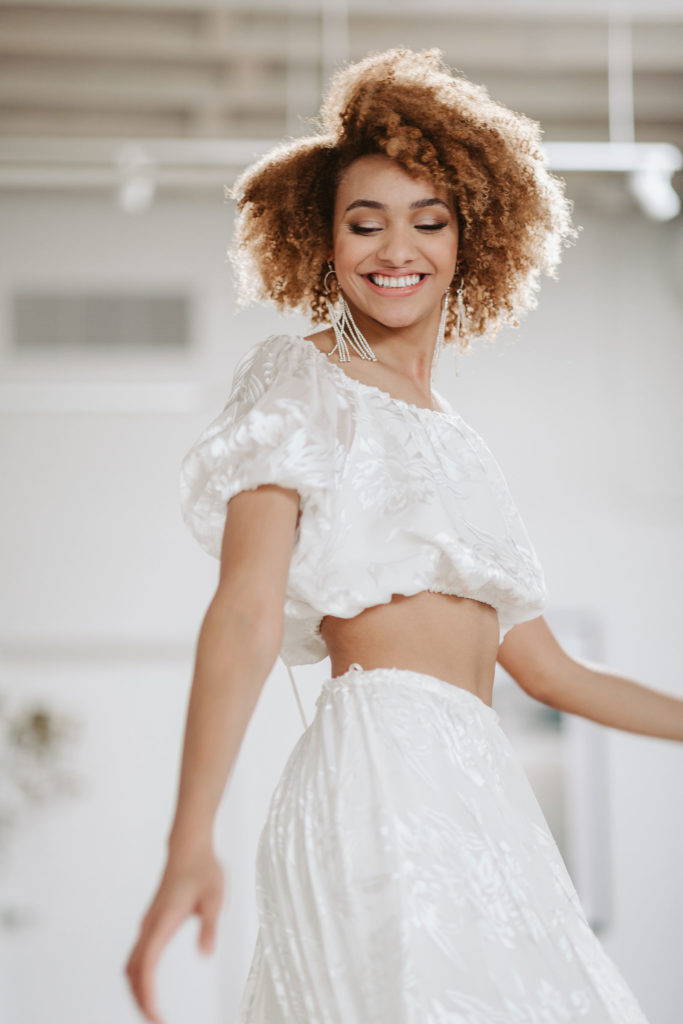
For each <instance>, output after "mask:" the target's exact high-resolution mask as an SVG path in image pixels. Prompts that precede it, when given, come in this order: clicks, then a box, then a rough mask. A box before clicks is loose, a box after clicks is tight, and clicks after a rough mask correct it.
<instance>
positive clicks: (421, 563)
mask: <svg viewBox="0 0 683 1024" xmlns="http://www.w3.org/2000/svg"><path fill="white" fill-rule="evenodd" d="M432 393H433V395H434V396H435V398H436V399H437V400H438V402H439V405H440V406H441V410H443V411H441V410H436V411H435V410H432V409H424V408H419V407H418V406H416V405H412V404H411V403H409V402H404V401H403V400H401V399H398V398H393V397H392V396H391V395H389V394H387V393H386V392H384V391H381V390H380V389H379V388H377V387H375V386H374V385H370V384H364V383H363V382H361V381H357V380H355V379H354V378H352V377H350V376H349V375H348V374H347V373H346V372H345V371H344V370H343V369H342V368H341V367H340V366H338V365H337V364H336V363H334V362H333V361H332V360H330V359H328V357H327V355H325V353H323V352H321V351H320V350H319V349H318V348H317V347H316V346H315V345H314V344H313V342H311V341H307V340H306V339H305V338H304V337H303V336H301V335H289V334H274V335H270V336H269V337H268V338H266V339H265V341H261V342H259V343H258V344H256V345H254V346H253V347H252V348H251V349H249V351H248V352H247V353H246V355H244V356H243V357H242V359H241V360H240V362H239V363H238V365H237V368H236V370H235V374H234V378H233V382H232V388H231V393H230V397H229V399H228V401H227V404H226V405H225V406H224V408H223V410H222V412H220V413H219V414H218V416H216V417H215V419H213V420H212V422H211V423H209V425H208V426H207V427H206V428H205V429H204V430H203V431H202V433H201V434H200V436H199V437H198V438H197V440H196V441H195V443H194V444H193V445H192V447H191V448H190V450H189V451H188V452H187V454H186V455H185V457H184V458H183V460H182V464H181V472H180V500H181V511H182V516H183V519H184V521H185V523H186V525H187V526H188V528H189V530H190V531H191V533H192V534H193V535H194V537H195V538H196V540H197V541H198V542H199V544H200V545H201V546H202V547H203V548H204V550H205V551H207V552H208V553H209V554H210V555H213V556H214V557H215V558H219V557H220V549H221V539H222V534H223V528H224V524H225V518H226V503H227V502H228V500H229V499H230V498H232V497H233V495H235V494H237V493H238V492H239V491H242V490H246V489H253V488H256V487H258V486H259V485H260V484H268V483H270V484H279V485H280V486H282V487H287V488H294V489H296V490H297V491H298V492H299V495H300V510H301V515H300V519H299V523H298V525H297V528H296V538H295V546H294V551H293V554H292V560H291V563H290V569H289V576H288V581H287V591H286V598H285V606H284V639H283V643H282V649H281V652H280V654H281V657H282V660H283V662H284V663H285V665H286V666H287V667H288V668H289V667H290V666H291V665H303V664H310V663H313V662H317V661H320V660H321V659H323V658H325V657H326V656H327V649H326V646H325V642H324V640H323V638H322V636H321V635H320V632H319V626H320V622H321V620H322V618H323V616H325V615H334V616H340V617H342V618H350V617H352V616H354V615H357V614H358V613H359V612H361V611H363V609H365V608H368V607H370V606H371V605H377V604H387V603H388V602H389V601H390V600H391V597H392V594H403V595H406V596H410V595H412V594H416V593H418V592H419V591H422V590H431V591H435V592H438V593H444V594H457V595H461V596H463V597H469V598H474V599H476V600H478V601H483V602H485V603H487V604H490V605H492V606H493V607H494V608H495V609H496V611H497V613H498V623H499V638H500V641H501V642H502V640H503V637H504V636H505V634H506V633H507V631H508V630H509V629H510V628H511V627H512V626H514V625H515V624H516V623H518V622H522V621H524V620H526V619H530V618H533V617H534V616H536V615H539V614H540V613H541V612H542V610H543V608H544V607H545V601H546V586H545V579H544V575H543V570H542V568H541V566H540V564H539V561H538V559H537V557H536V554H535V552H534V550H533V548H532V546H531V543H530V541H529V537H528V535H527V532H526V529H525V527H524V524H523V522H522V519H521V517H520V515H519V512H518V510H517V508H516V505H515V502H514V500H513V498H512V496H511V494H510V490H509V488H508V485H507V482H506V480H505V478H504V476H503V474H502V472H501V470H500V467H499V466H498V463H497V462H496V460H495V459H494V457H493V455H492V454H491V452H490V450H489V448H488V447H487V445H486V444H485V442H484V441H483V440H482V438H481V437H480V436H479V435H478V434H477V433H476V431H475V430H473V429H472V428H471V427H470V426H468V425H467V423H465V422H464V420H463V419H462V417H461V416H459V415H458V413H456V412H455V411H454V410H453V409H452V407H451V406H450V405H449V404H448V403H447V402H446V400H445V399H444V398H443V397H442V396H441V395H440V394H439V393H438V392H437V391H435V390H434V389H433V388H432ZM290 676H291V671H290Z"/></svg>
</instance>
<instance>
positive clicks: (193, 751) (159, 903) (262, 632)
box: [125, 484, 299, 1024]
mask: <svg viewBox="0 0 683 1024" xmlns="http://www.w3.org/2000/svg"><path fill="white" fill-rule="evenodd" d="M298 505H299V495H298V493H297V491H295V490H291V489H286V488H283V487H280V486H278V485H276V484H268V485H263V486H261V487H257V488H256V489H254V490H245V491H240V492H239V493H237V494H236V495H235V496H234V497H233V498H232V499H231V500H230V501H229V503H228V509H229V514H228V515H227V517H226V525H225V529H224V532H223V539H222V546H221V569H220V577H219V582H218V586H217V589H216V593H215V594H214V596H213V598H212V600H211V603H210V605H209V607H208V609H207V612H206V614H205V616H204V619H203V622H202V625H201V629H200V633H199V640H198V643H197V651H196V658H195V668H194V677H193V680H192V688H191V692H190V696H189V702H188V709H187V718H186V725H185V737H184V744H183V752H182V763H181V769H180V779H179V786H178V796H177V804H176V810H175V815H174V819H173V822H172V825H171V829H170V832H169V835H168V842H167V847H168V848H167V860H166V866H165V869H164V872H163V875H162V878H161V881H160V883H159V886H158V888H157V891H156V894H155V896H154V898H153V900H152V902H151V904H150V906H149V909H148V910H147V913H146V914H145V916H144V917H143V919H142V923H141V926H140V932H139V936H138V938H137V941H136V943H135V946H134V947H133V950H132V952H131V954H130V956H129V958H128V961H127V963H126V968H125V973H126V974H127V976H128V980H129V984H130V987H131V989H132V992H133V996H134V998H135V1000H136V1002H137V1004H138V1006H139V1008H140V1010H141V1011H142V1013H143V1015H144V1016H145V1018H146V1019H147V1020H149V1021H152V1022H154V1024H161V1019H160V1017H159V1015H158V1012H157V1011H156V1009H155V1008H154V1002H155V996H154V992H153V987H154V977H153V976H154V971H155V969H156V964H157V961H158V959H159V957H160V955H161V952H162V950H163V948H164V946H165V945H166V944H167V943H168V942H169V940H170V938H171V937H172V936H173V934H174V933H175V931H176V930H177V929H178V927H179V926H180V925H181V924H182V923H183V921H184V920H185V919H186V918H187V917H189V916H191V915H192V914H197V915H199V917H200V918H201V929H200V933H199V936H198V941H199V945H200V947H201V948H202V950H203V951H204V952H205V953H209V952H211V949H212V947H213V943H214V940H215V933H216V927H217V922H218V914H219V911H220V907H221V903H222V897H223V872H222V868H221V865H220V864H219V862H218V861H217V859H216V857H215V854H214V852H213V825H214V817H215V814H216V810H217V808H218V805H219V803H220V800H221V796H222V794H223V791H224V788H225V785H226V782H227V780H228V779H229V777H230V775H231V773H232V769H233V767H234V764H235V761H236V759H237V756H238V754H239V750H240V746H241V743H242V739H243V737H244V733H245V732H246V729H247V726H248V724H249V721H250V719H251V716H252V713H253V711H254V708H255V706H256V704H257V702H258V698H259V696H260V693H261V690H262V688H263V684H264V683H265V681H266V679H267V678H268V675H269V673H270V671H271V669H272V667H273V665H274V663H275V660H276V658H277V656H278V653H279V651H280V646H281V638H282V629H283V609H284V598H285V592H286V584H287V576H288V572H289V563H290V560H291V555H292V551H293V547H294V539H295V524H296V520H297V510H298Z"/></svg>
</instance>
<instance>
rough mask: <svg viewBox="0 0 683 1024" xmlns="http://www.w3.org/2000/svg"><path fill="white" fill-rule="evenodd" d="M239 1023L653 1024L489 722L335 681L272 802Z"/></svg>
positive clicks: (390, 671) (417, 682)
mask: <svg viewBox="0 0 683 1024" xmlns="http://www.w3.org/2000/svg"><path fill="white" fill-rule="evenodd" d="M256 871H257V873H256V896H257V904H258V913H259V930H258V934H257V941H256V947H255V950H254V955H253V960H252V964H251V969H250V971H249V975H248V978H247V983H246V986H245V989H244V993H243V998H242V1005H241V1009H240V1014H239V1017H238V1024H569V1022H572V1024H574V1022H577V1024H578V1022H579V1021H580V1022H582V1024H647V1020H646V1018H645V1016H644V1015H643V1012H642V1010H641V1008H640V1007H639V1005H638V1003H637V1001H636V999H635V997H634V995H633V994H632V993H631V991H630V990H629V988H628V986H627V984H626V982H625V981H624V979H623V977H622V975H621V974H620V972H619V970H618V968H617V967H616V965H615V963H614V962H613V961H612V960H611V959H610V957H609V956H608V955H607V953H606V951H605V950H604V948H603V946H602V945H601V943H600V941H599V940H598V938H597V936H596V935H595V934H594V933H593V931H592V930H591V928H590V926H589V924H588V922H587V920H586V917H585V914H584V911H583V909H582V907H581V904H580V902H579V898H578V895H577V893H576V890H575V888H574V885H573V883H572V881H571V878H570V876H569V874H568V872H567V869H566V867H565V864H564V861H563V859H562V856H561V854H560V851H559V849H558V847H557V845H556V843H555V840H554V839H553V836H552V834H551V832H550V830H549V828H548V825H547V823H546V821H545V818H544V816H543V813H542V811H541V808H540V806H539V804H538V802H537V800H536V797H535V795H534V792H533V790H532V788H531V785H530V783H529V781H528V778H527V776H526V773H525V772H524V769H523V766H522V764H521V762H520V761H519V759H518V757H517V756H516V754H515V752H514V751H513V748H512V746H511V745H510V742H509V741H508V739H507V737H506V735H505V733H504V732H503V730H502V729H501V727H500V724H499V718H498V715H497V713H496V712H495V711H494V710H493V709H492V708H490V707H489V706H488V705H487V704H485V703H484V702H483V701H481V700H480V699H479V698H478V697H477V696H475V695H474V694H472V693H470V692H469V691H467V690H464V689H463V688H461V687H457V686H453V685H451V684H450V683H448V682H446V681H444V680H441V679H437V678H435V677H434V676H430V675H424V674H422V673H417V672H412V671H408V670H405V669H395V668H387V669H384V668H379V669H369V670H361V671H357V670H354V669H351V670H349V671H348V672H347V673H345V674H344V675H343V676H338V677H336V678H331V679H326V681H325V682H324V683H323V686H322V690H321V693H320V696H319V697H318V701H317V706H316V714H315V717H314V719H313V721H312V723H311V725H310V726H309V727H308V729H307V730H306V731H305V732H304V733H303V734H302V735H301V737H300V739H299V740H298V742H297V744H296V746H295V747H294V749H293V750H292V753H291V754H290V756H289V759H288V761H287V763H286V765H285V768H284V771H283V773H282V776H281V777H280V780H279V782H278V784H277V787H276V789H275V791H274V793H273V796H272V798H271V802H270V807H269V810H268V815H267V818H266V822H265V825H264V827H263V830H262V832H261V835H260V838H259V843H258V849H257V862H256Z"/></svg>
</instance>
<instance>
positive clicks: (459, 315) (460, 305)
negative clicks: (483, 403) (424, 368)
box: [454, 277, 465, 377]
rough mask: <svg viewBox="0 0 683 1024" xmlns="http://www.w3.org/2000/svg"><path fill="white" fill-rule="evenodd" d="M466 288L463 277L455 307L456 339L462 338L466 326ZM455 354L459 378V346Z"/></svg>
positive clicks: (455, 347) (456, 373)
mask: <svg viewBox="0 0 683 1024" xmlns="http://www.w3.org/2000/svg"><path fill="white" fill-rule="evenodd" d="M464 287H465V279H464V277H461V278H460V284H459V286H458V291H457V293H456V305H455V334H456V337H459V336H460V334H461V332H462V329H463V326H464V324H465V303H464V300H463V289H464ZM454 352H455V375H456V377H459V376H460V371H459V370H458V350H457V346H454Z"/></svg>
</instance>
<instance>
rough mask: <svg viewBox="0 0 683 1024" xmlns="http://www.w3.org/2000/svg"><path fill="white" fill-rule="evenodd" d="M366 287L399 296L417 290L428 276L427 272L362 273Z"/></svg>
mask: <svg viewBox="0 0 683 1024" xmlns="http://www.w3.org/2000/svg"><path fill="white" fill-rule="evenodd" d="M362 277H363V280H364V281H365V282H366V283H367V285H368V287H369V288H371V289H372V290H373V291H374V292H376V293H377V294H379V295H385V296H401V295H412V293H413V292H416V291H418V290H419V289H420V288H421V287H422V285H423V284H424V282H425V281H426V280H427V278H428V277H429V274H400V275H398V274H380V273H372V274H363V275H362Z"/></svg>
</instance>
